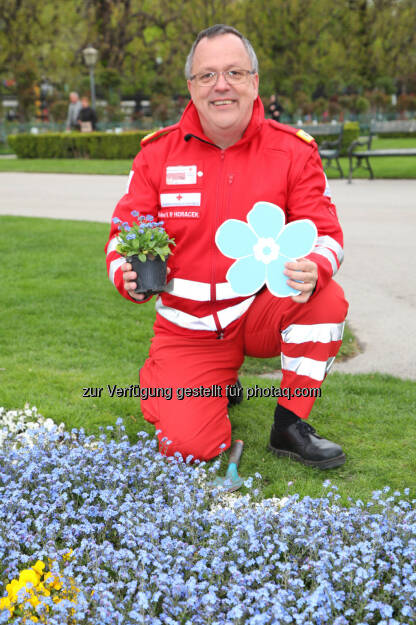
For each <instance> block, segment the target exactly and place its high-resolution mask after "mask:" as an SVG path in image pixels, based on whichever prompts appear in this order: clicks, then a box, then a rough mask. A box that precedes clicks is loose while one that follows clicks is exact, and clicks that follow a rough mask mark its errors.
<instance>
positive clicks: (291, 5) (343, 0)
mask: <svg viewBox="0 0 416 625" xmlns="http://www.w3.org/2000/svg"><path fill="white" fill-rule="evenodd" d="M214 23H229V24H232V25H234V26H236V27H237V28H239V29H240V30H242V32H243V33H244V34H246V35H247V36H248V37H249V38H250V39H251V40H252V42H253V44H254V46H255V48H256V50H257V53H258V56H259V61H260V68H261V90H262V95H267V96H268V95H270V94H271V93H272V92H275V91H276V92H278V93H279V94H280V95H281V97H282V100H283V105H284V108H285V110H286V111H287V112H289V113H292V114H295V113H296V112H297V111H299V110H301V111H302V112H304V113H305V112H306V113H308V112H309V111H308V109H323V108H327V107H328V106H329V113H330V114H337V113H338V112H339V111H340V110H341V109H345V108H347V109H348V110H352V111H356V112H363V111H366V110H368V109H370V108H371V109H372V110H377V108H379V107H383V108H384V109H386V108H387V109H388V107H389V106H392V104H391V95H392V94H396V95H397V96H398V102H397V108H398V110H399V111H403V110H414V109H415V108H416V98H415V96H414V95H413V94H414V93H415V92H416V4H415V2H414V0H339V1H338V2H333V0H256V2H253V1H252V0H233V1H226V0H209V1H208V2H207V1H206V0H183V1H182V2H181V3H177V2H175V1H174V0H60V2H59V3H54V2H51V1H50V0H46V2H44V3H39V2H37V0H0V80H1V84H2V89H3V94H4V93H7V90H8V89H12V90H13V93H14V94H17V96H18V98H19V107H20V110H19V116H20V118H21V119H28V118H29V117H30V115H31V114H33V108H34V106H35V105H34V98H33V85H34V84H40V83H41V81H42V78H43V77H46V78H47V79H48V81H49V82H50V83H51V84H53V85H54V87H55V90H54V95H53V96H52V95H50V96H49V98H50V99H51V100H52V101H51V102H50V105H51V106H50V110H51V112H52V113H54V111H55V115H58V114H59V112H60V114H61V115H62V110H65V108H64V107H63V105H62V100H64V99H66V97H67V94H68V92H69V91H70V90H72V89H77V90H78V91H80V92H86V91H88V89H89V79H88V71H87V68H86V67H85V66H84V65H83V62H82V55H81V51H82V49H83V48H84V47H85V46H86V45H87V44H89V43H91V44H93V45H94V46H95V47H96V48H98V50H99V53H100V57H99V62H98V65H97V85H98V95H99V97H102V98H105V99H106V100H107V101H108V102H109V106H110V108H111V107H113V109H116V108H117V105H118V102H119V101H120V98H121V97H123V98H132V99H133V98H137V99H141V98H148V99H151V100H152V99H153V98H155V97H156V101H155V102H154V106H157V107H159V109H160V119H162V118H163V114H164V115H165V117H166V118H167V119H168V118H169V114H170V112H169V110H168V109H169V100H168V101H163V97H162V99H161V94H163V96H165V97H166V96H173V97H174V98H175V100H176V101H177V102H178V107H179V108H180V106H181V103H182V99H183V98H187V92H186V84H185V81H184V77H183V65H184V61H185V58H186V55H187V53H188V51H189V48H190V46H191V44H192V41H193V40H194V38H195V36H196V34H197V33H198V31H199V30H201V29H202V28H205V27H207V26H210V25H212V24H214ZM8 85H9V86H8ZM59 98H60V99H61V100H60V99H59ZM343 98H344V99H343ZM310 112H313V110H311V111H310ZM113 113H114V114H116V111H115V110H114V111H113Z"/></svg>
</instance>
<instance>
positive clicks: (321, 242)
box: [316, 235, 344, 265]
mask: <svg viewBox="0 0 416 625" xmlns="http://www.w3.org/2000/svg"><path fill="white" fill-rule="evenodd" d="M316 246H317V247H321V246H322V247H327V248H328V249H330V250H332V251H333V252H335V254H336V257H337V258H338V262H339V264H340V265H341V264H342V261H343V260H344V250H343V249H342V247H341V245H340V244H339V243H338V241H336V240H335V239H333V238H332V237H330V236H328V235H325V236H322V237H318V238H317V239H316Z"/></svg>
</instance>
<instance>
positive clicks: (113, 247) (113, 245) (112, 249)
mask: <svg viewBox="0 0 416 625" xmlns="http://www.w3.org/2000/svg"><path fill="white" fill-rule="evenodd" d="M119 243H121V241H120V238H119V237H117V236H116V237H113V238H112V239H111V241H110V243H109V244H108V247H107V254H110V252H115V251H116V247H117V245H118V244H119Z"/></svg>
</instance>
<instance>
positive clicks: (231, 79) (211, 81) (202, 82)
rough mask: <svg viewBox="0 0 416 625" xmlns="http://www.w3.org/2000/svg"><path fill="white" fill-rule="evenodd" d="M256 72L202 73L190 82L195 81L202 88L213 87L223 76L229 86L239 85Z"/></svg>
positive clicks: (227, 71) (195, 75)
mask: <svg viewBox="0 0 416 625" xmlns="http://www.w3.org/2000/svg"><path fill="white" fill-rule="evenodd" d="M255 73H256V72H255V71H254V70H249V69H227V70H226V71H225V72H200V73H199V74H194V75H193V76H191V77H190V78H189V80H195V82H196V84H197V85H199V86H200V87H212V86H213V85H215V84H217V80H218V78H219V76H221V74H222V75H223V76H224V78H225V80H226V81H227V82H228V84H229V85H238V84H241V83H243V82H246V80H247V78H248V77H249V76H250V74H255Z"/></svg>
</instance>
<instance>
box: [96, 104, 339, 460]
mask: <svg viewBox="0 0 416 625" xmlns="http://www.w3.org/2000/svg"><path fill="white" fill-rule="evenodd" d="M258 201H268V202H273V203H274V204H277V205H278V206H280V207H281V208H282V209H283V210H284V211H285V214H286V221H287V222H289V221H294V220H297V219H304V218H308V219H311V220H312V221H313V222H314V223H315V225H316V227H317V230H318V239H317V242H316V246H315V248H314V249H313V251H312V252H311V254H309V255H308V258H310V259H311V260H313V261H314V262H315V263H316V264H317V265H318V282H317V284H316V289H315V292H314V294H313V295H312V297H311V298H310V299H309V301H308V302H307V303H306V304H298V303H295V302H293V301H292V299H291V298H290V297H288V298H277V297H274V296H273V295H271V294H270V293H269V292H268V290H267V289H265V288H264V289H262V290H261V291H260V292H259V293H258V294H256V295H253V296H250V297H240V296H237V295H236V294H235V293H234V292H233V291H232V289H231V287H230V285H229V284H228V283H227V282H226V279H225V276H226V273H227V270H228V268H229V267H230V265H231V264H232V263H233V262H234V261H233V260H232V259H230V258H227V257H226V256H224V255H223V254H221V252H220V251H219V250H218V248H217V247H216V244H215V241H214V237H215V233H216V231H217V229H218V227H219V226H220V224H222V223H223V222H224V221H225V220H227V219H230V218H234V219H239V220H242V221H246V215H247V213H248V212H249V211H250V209H251V208H252V207H253V205H254V204H255V202H258ZM133 210H136V211H139V212H140V214H143V215H147V214H151V215H153V216H155V217H156V216H157V217H158V219H162V220H163V221H164V222H165V227H166V230H167V231H168V233H169V235H170V236H172V237H174V238H175V241H176V247H175V248H174V253H173V255H171V256H170V257H169V267H170V269H171V273H170V274H169V282H168V286H167V289H166V292H164V293H162V294H161V295H160V296H158V297H157V300H156V311H157V315H156V321H155V325H154V331H155V336H154V338H153V339H152V344H151V348H150V352H149V357H148V359H147V360H146V362H145V363H144V365H143V367H142V369H141V371H140V386H141V388H142V389H172V393H171V394H169V393H166V394H165V396H163V394H162V393H160V392H159V393H157V392H156V391H155V390H153V394H154V395H159V396H158V397H148V398H147V399H142V400H141V409H142V412H143V415H144V417H145V418H146V419H147V420H148V421H150V422H151V423H154V425H155V426H156V428H157V429H158V430H160V431H161V432H160V434H159V439H160V440H161V439H162V438H165V437H166V438H167V439H169V440H170V441H172V442H171V444H170V445H169V447H168V449H167V453H168V454H173V453H174V452H175V451H180V452H181V453H182V455H184V456H185V457H186V456H187V455H188V454H192V455H193V456H194V457H198V458H200V459H209V458H212V457H214V456H216V455H218V454H219V453H220V451H221V449H222V448H225V449H226V448H227V447H229V445H230V440H231V427H230V422H229V419H228V412H227V404H228V400H227V397H226V394H225V390H226V386H227V385H232V384H234V383H235V381H236V379H237V374H238V369H239V367H240V366H241V364H242V362H243V360H244V356H245V355H250V356H257V357H270V356H274V355H278V354H281V359H282V373H283V378H282V382H281V388H282V389H283V388H285V389H290V392H291V394H292V395H295V393H296V392H295V389H303V388H306V389H308V388H318V387H320V385H321V383H322V381H323V379H324V378H325V376H326V374H327V372H328V369H329V367H330V365H331V364H332V362H333V360H334V358H335V356H336V354H337V352H338V349H339V347H340V345H341V340H342V332H343V325H344V319H345V317H346V313H347V309H348V304H347V302H346V301H345V299H344V296H343V292H342V289H341V288H340V287H339V285H338V284H336V283H335V282H334V281H333V280H332V276H333V275H334V274H335V273H336V271H337V270H338V268H339V265H340V264H341V262H342V259H343V249H342V243H343V238H342V231H341V228H340V225H339V222H338V219H337V214H336V209H335V206H334V205H333V203H332V202H331V198H330V193H329V188H328V185H327V181H326V177H325V175H324V172H323V169H322V164H321V160H320V158H319V154H318V150H317V146H316V143H315V142H314V141H313V139H312V138H311V137H309V135H306V133H302V131H300V132H299V131H297V130H296V129H294V128H292V127H289V126H284V125H283V124H279V123H277V122H274V121H271V120H266V119H265V118H264V110H263V105H262V103H261V100H260V98H257V100H256V101H255V102H254V107H253V114H252V117H251V120H250V123H249V125H248V127H247V129H246V131H245V133H244V135H243V137H242V138H241V139H240V140H239V141H238V142H237V143H236V144H234V145H232V146H230V147H229V148H227V149H226V150H222V149H221V148H219V147H217V146H215V145H213V144H212V142H211V141H210V140H209V139H208V138H207V137H206V136H205V135H204V133H203V131H202V127H201V124H200V121H199V117H198V113H197V111H196V109H195V107H194V105H193V103H192V102H190V103H189V104H188V106H187V108H186V110H185V111H184V114H183V116H182V118H181V120H180V121H179V123H178V124H175V125H174V126H171V127H169V128H166V129H164V130H162V131H159V132H157V133H155V134H154V135H152V136H150V137H148V138H146V139H145V140H143V142H142V150H141V151H140V152H139V154H138V155H137V156H136V158H135V160H134V163H133V169H132V171H131V173H130V177H129V182H128V188H127V190H126V194H125V195H124V196H123V197H122V199H121V200H120V202H119V203H118V204H117V206H116V209H115V212H114V216H116V217H118V218H119V219H121V220H122V221H128V222H129V223H132V220H133V218H132V217H131V211H133ZM117 234H118V230H117V226H116V225H115V224H113V225H112V228H111V232H110V237H109V241H108V243H107V245H106V254H107V268H108V273H109V277H110V280H111V281H112V282H113V283H114V285H115V286H116V288H117V289H118V290H119V292H120V293H121V294H122V295H123V296H124V297H126V298H127V299H129V300H130V301H134V302H135V303H137V301H136V300H133V299H132V298H130V296H129V295H128V294H127V292H126V291H125V289H124V285H123V277H122V271H121V269H120V266H121V265H122V264H123V262H125V260H124V258H122V257H120V255H119V254H118V253H117V252H116V251H115V248H116V245H117ZM184 389H190V390H188V391H185V390H184ZM219 389H220V390H219ZM288 392H289V391H287V392H286V393H288ZM210 393H211V395H210ZM149 394H150V395H151V394H152V391H150V392H149ZM188 395H191V396H188ZM219 395H221V396H219ZM169 397H171V398H170V399H169ZM313 401H314V399H313V397H305V396H303V397H295V396H292V397H291V398H290V399H289V398H288V397H287V396H286V397H281V398H280V399H279V403H280V404H281V405H283V406H285V407H286V408H288V409H289V410H292V411H293V412H294V413H296V414H297V415H299V416H300V417H302V418H307V417H308V415H309V412H310V410H311V408H312V405H313ZM162 446H163V445H162Z"/></svg>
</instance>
